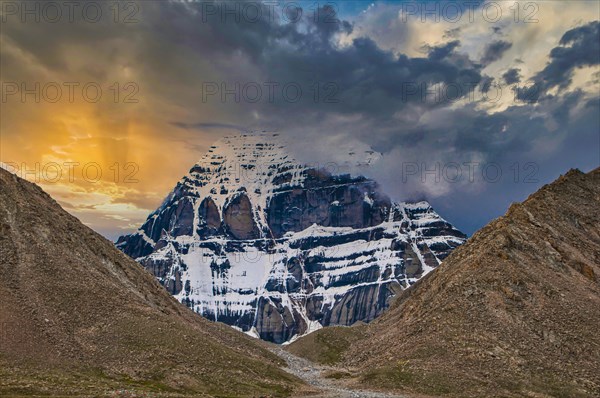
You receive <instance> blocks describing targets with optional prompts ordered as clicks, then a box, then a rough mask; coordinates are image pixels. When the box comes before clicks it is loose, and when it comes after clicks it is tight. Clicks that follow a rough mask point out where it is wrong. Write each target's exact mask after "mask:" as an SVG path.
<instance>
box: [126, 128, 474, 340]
mask: <svg viewBox="0 0 600 398" xmlns="http://www.w3.org/2000/svg"><path fill="white" fill-rule="evenodd" d="M349 155H351V156H350V160H349V161H348V162H349V163H352V162H354V163H355V164H357V165H359V166H362V167H368V164H370V163H371V162H374V161H376V160H377V157H378V156H380V155H378V154H376V153H375V152H373V151H366V152H361V153H356V152H350V153H349ZM326 166H327V167H319V166H317V165H303V164H300V163H298V162H296V161H295V160H294V159H293V158H292V156H291V155H290V154H289V153H288V150H287V148H286V145H285V143H284V141H283V140H282V139H281V137H279V136H278V134H268V133H260V134H243V135H239V136H234V137H227V138H224V139H222V140H221V141H219V142H217V143H216V144H215V145H213V146H212V147H211V148H210V150H209V151H208V153H207V154H206V155H205V156H204V157H203V158H202V159H201V160H200V161H199V162H198V163H197V164H196V165H194V166H193V167H192V168H191V170H190V172H189V174H187V175H186V176H185V177H183V178H182V179H181V180H180V181H179V183H178V184H177V186H176V187H175V189H174V190H173V191H172V192H171V193H170V194H169V195H168V197H167V198H166V199H165V201H164V203H163V204H162V205H161V206H160V207H159V208H158V209H157V210H156V211H154V212H153V213H152V214H151V215H150V216H149V217H148V219H147V220H146V222H145V223H144V224H143V225H142V227H141V228H140V229H139V230H138V231H136V232H135V233H133V234H131V235H127V236H123V237H121V238H119V240H118V241H117V247H118V248H119V249H121V250H123V252H125V253H126V254H128V255H130V256H131V257H133V258H134V259H136V260H137V261H139V262H140V263H141V264H142V265H143V266H144V267H145V268H146V269H148V270H150V271H151V272H152V273H153V274H154V275H155V276H156V277H157V278H158V280H159V281H160V282H161V283H162V284H163V285H164V286H165V287H166V288H167V290H168V291H169V292H170V293H171V294H173V295H174V296H175V297H176V298H177V300H179V301H181V302H183V303H185V304H186V305H187V306H189V307H190V308H192V309H193V310H194V311H196V312H198V313H200V314H202V315H203V316H205V317H206V318H208V319H211V320H215V321H219V322H224V323H226V324H229V325H232V326H234V327H236V328H239V329H241V330H243V331H244V332H247V333H250V334H252V335H254V336H256V337H260V338H262V339H265V340H269V341H273V342H276V343H283V342H286V341H289V340H290V339H292V338H295V337H297V336H298V335H302V334H305V333H307V332H310V331H313V330H316V329H319V328H321V327H322V326H328V325H350V324H353V323H354V322H357V321H371V320H373V319H374V318H375V317H376V316H378V315H379V314H381V313H382V311H383V310H384V309H385V308H387V306H388V304H389V300H390V298H391V297H392V296H393V295H395V294H396V293H397V292H399V291H401V290H402V289H404V288H406V287H408V286H410V285H411V284H413V283H414V282H416V281H417V280H418V279H419V278H421V277H422V276H423V275H425V274H427V273H428V272H430V271H431V270H433V269H434V268H435V267H437V266H438V264H439V263H440V261H441V260H443V259H444V258H445V257H446V256H447V255H448V254H449V253H450V251H452V249H454V248H455V247H456V246H458V245H460V244H462V243H463V241H464V240H465V235H464V234H462V233H461V232H459V231H458V230H456V229H455V228H454V227H453V226H452V225H450V224H449V223H448V222H446V221H445V220H443V219H442V218H441V217H440V216H439V215H438V214H436V213H435V211H433V209H432V208H431V207H430V206H429V204H427V203H426V202H419V203H393V202H392V201H391V200H390V199H389V198H388V197H387V196H386V195H384V194H383V193H381V191H380V188H379V186H378V185H377V183H376V182H375V181H373V180H370V179H367V178H365V177H353V176H351V175H350V174H340V173H337V171H338V170H339V169H342V166H344V167H345V166H347V164H344V165H340V166H339V167H338V166H335V165H333V166H332V165H331V164H330V165H326ZM327 169H329V171H328V170H327Z"/></svg>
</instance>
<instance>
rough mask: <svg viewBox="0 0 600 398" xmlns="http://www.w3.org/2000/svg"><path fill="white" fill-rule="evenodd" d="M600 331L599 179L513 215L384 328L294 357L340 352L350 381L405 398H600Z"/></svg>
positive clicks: (547, 192) (378, 325)
mask: <svg viewBox="0 0 600 398" xmlns="http://www.w3.org/2000/svg"><path fill="white" fill-rule="evenodd" d="M599 326H600V168H599V169H596V170H593V171H591V172H589V173H587V174H584V173H582V172H581V171H578V170H572V171H569V172H568V173H567V174H566V175H564V176H561V177H560V178H558V180H556V181H555V182H553V183H552V184H549V185H546V186H544V187H543V188H541V189H540V190H539V191H538V192H536V193H535V194H533V195H531V196H530V197H529V198H528V199H527V200H525V201H524V202H523V203H519V204H513V205H512V206H511V207H510V209H509V210H508V212H507V213H506V215H504V216H503V217H500V218H499V219H497V220H495V221H493V222H491V223H490V224H488V225H487V226H486V227H484V228H483V229H481V230H480V231H478V232H477V233H476V234H475V235H473V237H472V238H470V239H469V240H468V241H467V243H466V244H464V245H462V246H461V247H459V248H457V249H456V250H455V251H454V252H452V254H451V255H450V256H449V257H448V258H447V259H446V260H444V263H443V264H442V265H441V266H440V267H439V268H438V269H437V270H436V271H435V272H433V273H431V274H430V275H428V276H427V277H425V278H423V279H422V280H421V281H419V282H418V283H417V284H415V285H414V286H413V287H411V288H410V289H408V290H406V291H405V292H403V293H402V294H401V295H400V297H399V298H398V300H397V301H396V302H395V303H394V304H393V305H392V306H391V308H390V309H389V310H388V311H387V312H386V313H385V314H384V315H383V316H382V317H380V318H378V319H377V320H375V321H374V322H373V323H371V324H369V325H367V326H366V327H361V328H355V327H352V328H345V329H344V330H343V331H341V332H337V331H336V330H335V329H336V328H333V329H329V330H319V331H317V332H316V333H315V334H311V335H310V336H306V337H305V338H302V339H300V340H298V341H297V342H295V343H293V344H292V347H291V349H292V350H293V351H294V352H296V353H298V354H301V355H302V354H304V353H307V352H311V351H313V352H314V354H313V356H317V353H319V352H321V351H322V350H323V349H325V350H327V349H328V348H327V347H330V346H332V344H331V341H337V342H338V343H337V344H336V345H335V346H336V347H338V348H339V350H338V352H337V355H338V357H339V358H341V363H340V364H341V365H342V368H350V369H356V372H355V373H354V374H353V375H347V377H352V378H354V379H355V380H356V382H357V383H358V384H360V385H372V386H373V385H374V386H378V387H380V388H390V389H397V390H402V391H403V392H404V391H407V390H416V391H418V392H421V393H425V394H428V395H438V394H443V395H444V396H455V397H483V396H502V397H599V396H600V334H598V327H599ZM340 336H346V337H345V341H342V342H341V343H340V342H339V340H340ZM336 339H337V340H336ZM350 342H351V343H350ZM344 349H346V351H345V352H344V353H342V354H340V352H339V351H343V350H344Z"/></svg>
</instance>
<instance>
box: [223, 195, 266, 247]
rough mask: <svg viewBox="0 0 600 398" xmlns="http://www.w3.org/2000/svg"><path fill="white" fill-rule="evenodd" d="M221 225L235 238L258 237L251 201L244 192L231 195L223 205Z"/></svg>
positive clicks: (258, 232)
mask: <svg viewBox="0 0 600 398" xmlns="http://www.w3.org/2000/svg"><path fill="white" fill-rule="evenodd" d="M223 226H224V227H225V229H226V230H227V231H228V232H229V233H230V234H231V235H232V236H233V238H235V239H240V240H244V239H257V238H259V237H260V231H259V230H258V226H257V225H256V223H255V222H254V213H253V211H252V203H250V199H248V196H247V195H246V194H245V193H244V192H239V193H237V194H236V195H234V196H233V197H231V198H230V199H229V200H228V201H227V202H225V205H224V206H223Z"/></svg>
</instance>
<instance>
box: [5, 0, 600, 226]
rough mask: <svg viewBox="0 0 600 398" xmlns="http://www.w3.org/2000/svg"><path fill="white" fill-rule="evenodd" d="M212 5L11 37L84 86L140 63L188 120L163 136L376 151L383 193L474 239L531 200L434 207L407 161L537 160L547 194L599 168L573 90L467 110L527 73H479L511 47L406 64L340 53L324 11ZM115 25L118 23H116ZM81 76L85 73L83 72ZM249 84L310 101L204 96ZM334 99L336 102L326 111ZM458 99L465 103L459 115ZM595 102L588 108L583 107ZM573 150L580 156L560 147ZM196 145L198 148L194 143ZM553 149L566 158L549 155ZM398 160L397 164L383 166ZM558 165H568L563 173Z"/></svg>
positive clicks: (453, 44)
mask: <svg viewBox="0 0 600 398" xmlns="http://www.w3.org/2000/svg"><path fill="white" fill-rule="evenodd" d="M233 3H234V2H229V3H228V4H233ZM205 4H207V3H206V2H191V3H187V2H163V1H160V2H155V1H148V2H141V3H140V5H141V14H140V17H139V22H138V23H136V24H130V25H123V24H116V25H115V24H112V25H111V26H110V29H108V28H106V26H102V25H100V24H96V25H93V24H77V23H76V24H65V25H64V26H63V25H61V24H55V25H53V26H50V27H48V26H45V27H44V26H43V25H42V24H39V25H35V24H34V25H28V26H21V25H18V24H5V25H3V31H2V34H3V36H4V37H5V38H7V41H9V42H11V43H14V44H15V45H16V46H18V47H19V48H20V49H22V50H23V53H25V54H28V55H31V57H32V59H35V60H36V61H38V62H39V63H40V64H41V65H43V66H44V67H45V68H47V69H48V70H51V69H54V70H68V72H69V73H70V72H73V73H75V72H81V71H83V72H85V74H86V76H94V77H97V78H102V75H103V73H105V70H108V69H110V68H120V67H122V66H123V64H125V65H131V67H132V69H133V70H134V76H135V77H134V78H135V79H137V80H138V81H139V84H140V88H141V92H142V93H143V95H144V97H143V103H144V104H145V103H148V102H152V101H153V103H156V104H158V105H155V107H154V108H152V109H150V111H154V112H157V111H162V110H163V107H164V106H170V107H171V108H168V110H169V111H170V110H173V109H175V110H176V111H178V112H177V113H176V114H169V115H167V116H166V120H167V123H166V125H167V126H169V125H170V126H171V127H173V128H174V130H176V131H178V132H179V133H182V134H184V133H187V132H186V131H185V130H190V132H189V133H188V135H186V137H188V138H189V137H190V136H192V134H193V135H194V136H197V135H200V133H202V134H204V137H207V138H206V139H207V140H208V139H209V138H210V139H212V138H216V137H217V136H218V135H220V134H223V131H224V130H247V129H254V128H257V129H263V128H267V129H278V130H280V131H281V132H282V134H288V135H290V136H292V138H294V137H295V138H298V139H297V141H299V142H300V143H301V144H303V145H304V146H305V151H304V153H307V154H308V155H309V156H310V155H311V154H312V153H314V152H316V150H317V149H319V148H318V147H324V148H325V151H324V152H325V153H326V155H328V153H329V154H330V153H331V152H335V150H336V149H337V148H335V147H331V148H329V147H326V145H327V142H326V139H325V138H327V137H329V136H340V137H342V138H343V139H344V140H347V141H349V142H352V141H358V142H360V143H366V144H368V145H370V146H372V147H373V148H374V149H375V150H378V151H380V152H383V153H384V159H386V160H385V161H386V162H388V163H386V170H384V171H383V172H382V174H381V175H375V177H377V178H381V179H382V180H383V181H382V182H384V184H382V185H383V186H386V187H389V190H390V193H391V194H393V196H394V197H395V198H397V199H404V198H407V197H419V198H427V199H429V200H431V201H433V202H434V204H435V205H438V206H440V207H441V208H442V209H443V210H445V211H446V212H447V213H448V214H449V218H450V219H451V220H452V221H455V220H456V221H457V223H458V226H459V227H463V228H465V229H466V230H467V231H468V232H472V231H473V229H474V227H473V226H474V225H475V224H478V225H477V226H481V224H482V223H483V222H482V220H483V221H487V219H485V217H486V216H478V217H479V218H478V219H477V221H476V222H475V221H474V222H473V224H469V223H465V224H463V225H461V217H464V214H468V213H469V212H470V210H471V209H475V208H482V207H483V208H485V211H486V212H487V213H486V214H488V216H487V217H488V219H489V215H490V214H494V215H497V214H500V213H502V212H503V211H504V210H505V209H506V205H507V201H510V200H520V199H522V195H523V194H524V193H529V192H531V191H532V190H534V188H533V187H532V186H524V185H516V184H511V183H510V180H507V181H508V182H505V183H504V184H495V185H489V184H488V185H486V186H485V187H483V188H481V189H480V190H478V191H477V192H479V193H478V196H477V195H475V196H473V197H469V195H467V194H465V193H464V191H462V190H461V187H460V186H458V185H456V186H455V187H452V188H451V189H450V190H449V192H448V193H444V194H439V195H437V196H436V195H434V194H432V193H431V190H428V189H426V188H423V187H421V186H407V185H406V184H402V183H399V182H398V180H397V176H398V172H399V170H401V168H402V163H403V162H417V163H419V164H421V162H426V163H427V164H428V165H429V166H431V165H432V164H433V163H435V162H441V163H444V162H446V163H447V162H458V163H462V162H470V161H473V160H474V159H475V160H478V161H482V162H497V163H499V164H501V165H502V168H503V170H504V171H505V173H506V172H509V171H508V170H510V166H511V165H512V164H514V163H515V162H519V163H520V164H524V163H527V162H536V163H537V164H538V166H539V168H540V170H541V171H540V173H544V174H543V178H541V179H540V181H543V182H547V181H548V180H549V179H550V178H551V177H555V176H556V172H557V170H558V172H561V171H564V168H563V167H566V165H569V167H572V166H579V167H582V168H584V169H585V168H586V167H588V166H590V165H591V164H592V163H594V161H596V164H597V160H598V159H597V157H596V158H594V156H596V155H595V154H596V153H597V150H596V152H594V153H592V149H594V148H598V144H597V136H598V134H597V132H598V131H599V129H600V126H599V121H598V118H597V114H598V111H599V106H600V104H599V103H598V99H597V98H595V99H584V98H583V96H582V94H581V93H580V92H575V93H571V94H569V95H564V94H563V95H557V96H555V97H552V98H548V99H547V101H544V103H540V104H528V103H518V104H516V105H515V106H511V107H508V108H507V109H505V110H502V111H498V112H495V113H491V114H490V113H488V112H487V111H486V110H485V109H482V108H485V107H481V106H480V105H486V104H485V103H484V102H485V101H483V100H478V99H475V100H472V99H470V98H469V95H470V94H471V93H472V90H473V88H474V87H476V86H478V87H479V89H480V90H481V91H482V92H484V93H487V92H488V91H490V90H491V87H492V85H495V83H498V82H499V81H501V79H503V80H504V81H506V82H507V83H509V82H513V83H516V82H518V80H515V79H519V73H518V69H516V68H513V69H511V70H509V71H508V72H507V73H505V74H504V76H485V75H483V74H482V68H483V67H484V66H486V65H488V64H490V63H492V62H494V61H496V60H499V59H500V58H501V57H502V56H503V54H504V53H505V52H506V51H507V50H508V49H510V48H511V46H512V44H511V43H510V42H507V41H503V40H496V41H493V42H491V43H490V44H488V45H487V46H486V47H485V50H484V53H483V57H482V58H481V60H480V62H478V61H476V60H474V58H473V57H474V56H475V55H474V54H469V55H467V54H465V53H464V52H463V51H461V41H460V36H461V31H460V29H459V28H455V29H451V30H448V31H446V32H445V35H444V39H446V40H449V41H445V42H443V43H441V44H439V45H437V46H428V47H425V48H424V50H425V51H424V53H423V54H422V55H419V56H408V55H406V54H396V53H393V52H391V51H386V50H384V49H382V48H381V47H379V46H378V45H377V43H376V42H375V41H374V40H372V39H371V38H369V37H356V38H354V39H353V40H352V41H349V40H348V41H345V42H344V45H340V44H339V43H338V41H337V40H336V39H337V37H345V35H348V34H349V33H351V32H353V26H352V25H351V24H350V23H349V22H347V21H343V20H339V19H337V18H332V14H331V10H330V9H328V8H326V7H323V8H321V9H319V10H318V12H319V14H318V15H319V17H318V18H314V15H313V14H312V13H311V12H310V10H308V9H304V10H303V17H302V19H301V20H300V21H297V22H290V21H289V20H290V19H293V16H291V15H282V14H281V13H276V14H275V15H270V17H268V18H267V17H264V16H266V15H269V14H268V13H269V12H270V11H272V10H270V9H269V8H268V7H267V6H266V5H261V7H263V8H262V14H263V17H262V18H259V19H258V20H254V21H251V20H249V19H248V18H240V19H238V20H236V18H235V15H234V16H232V15H229V16H227V15H225V17H224V16H223V14H220V13H217V14H213V13H208V12H207V9H206V8H204V9H203V7H206V6H205ZM215 4H216V5H217V6H219V5H222V4H225V3H218V2H217V3H215ZM254 4H259V3H254ZM289 11H290V10H289ZM290 12H291V11H290ZM107 15H111V14H110V12H109V11H107ZM286 18H287V20H286ZM598 25H599V24H598V22H595V23H592V24H589V25H586V26H582V27H580V28H575V29H572V30H570V31H568V32H567V33H565V34H564V35H563V37H562V39H561V40H560V43H559V44H560V45H559V46H558V47H556V48H555V49H553V50H552V52H551V53H550V55H549V59H550V61H549V63H548V65H547V66H546V67H545V68H544V69H543V70H541V71H539V73H537V74H536V75H535V76H534V79H533V82H532V83H533V84H534V85H539V86H540V87H539V88H540V89H541V90H538V91H539V92H544V91H545V90H547V89H549V88H551V87H554V86H557V85H558V86H560V87H565V86H567V85H569V83H570V76H571V74H572V72H573V70H574V69H575V68H577V67H581V66H586V65H597V64H598V53H599V49H598V46H599V44H598V43H599V41H600V40H599V37H598ZM407 26H408V25H407ZM25 28H27V29H25ZM406 29H408V28H406ZM496 33H498V34H500V33H503V32H500V31H496ZM40 38H44V40H42V39H40ZM496 38H497V36H496ZM79 47H85V48H93V49H94V55H95V59H91V60H87V61H88V62H81V63H68V62H67V60H68V59H67V58H68V57H69V56H72V54H69V53H68V52H67V50H68V49H69V48H79ZM13 54H16V52H15V53H12V52H11V53H7V54H6V55H4V54H3V60H2V62H3V74H4V73H7V68H4V66H6V65H12V70H13V71H15V70H19V68H21V69H23V68H25V67H24V66H22V65H23V64H22V60H17V59H12V58H10V57H13ZM8 61H10V62H8ZM19 62H21V63H19ZM515 62H517V61H515ZM77 67H79V68H81V70H80V71H75V70H74V69H73V68H77ZM69 68H71V70H69ZM11 73H12V72H11ZM247 82H254V83H258V84H259V85H260V86H263V84H264V83H265V82H275V83H277V84H278V85H279V86H278V87H279V88H281V87H282V86H283V85H285V84H286V83H295V84H297V85H299V86H300V87H301V88H302V90H303V95H302V96H301V97H300V98H299V99H298V100H297V101H294V102H292V101H286V100H282V98H281V95H276V96H275V100H274V101H267V100H265V96H266V94H265V95H263V98H262V100H261V101H258V102H249V101H245V100H244V99H243V98H242V100H240V101H235V100H232V96H229V97H225V100H223V98H222V97H221V96H220V95H218V94H217V95H214V96H212V97H210V98H208V100H206V101H205V98H203V93H204V91H203V90H204V85H205V84H206V83H211V84H216V85H217V86H219V87H221V85H222V84H224V85H225V86H226V87H227V88H229V89H231V88H233V87H235V84H236V83H240V84H242V85H243V84H244V83H247ZM509 84H512V83H509ZM327 85H329V86H327ZM438 86H445V87H454V88H457V89H458V90H459V93H458V95H456V96H455V97H453V98H448V97H444V96H441V98H440V97H439V96H438V97H437V98H435V96H433V97H434V98H429V95H430V93H431V92H432V91H433V90H434V87H438ZM315 87H316V88H317V89H318V90H319V93H318V94H319V97H318V98H317V99H315V97H316V96H315ZM504 94H505V95H508V94H509V93H506V91H505V93H504ZM521 94H522V93H521V92H519V95H521ZM328 96H331V98H330V99H332V100H334V101H331V102H328V101H326V100H325V98H327V97H328ZM204 97H205V96H204ZM457 100H464V101H465V102H466V104H464V103H460V104H459V105H457V106H456V107H449V106H448V105H451V104H455V103H456V102H457ZM584 100H585V101H587V102H586V106H585V107H580V106H578V105H579V104H581V101H584ZM577 112H578V113H577ZM572 114H577V115H578V117H576V118H573V117H572V116H570V115H572ZM594 116H595V117H594ZM173 120H176V121H173ZM163 134H171V132H170V131H166V132H164V133H163ZM190 141H192V140H191V139H190ZM563 143H567V144H568V145H571V146H572V148H576V149H577V150H576V149H572V148H571V147H569V146H566V147H563V146H564V145H563ZM561 145H562V146H561ZM189 146H190V147H192V148H195V147H194V146H193V143H190V144H189ZM546 147H549V148H559V149H548V150H547V153H546V152H543V153H542V152H540V151H541V149H540V148H546ZM198 150H199V149H198ZM394 151H398V153H400V155H398V156H395V155H394V156H386V155H389V154H395V153H396V152H394ZM557 153H560V159H559V160H560V161H559V162H557V164H559V166H554V163H552V162H556V161H557V156H556V154H557ZM311 160H313V159H307V161H311ZM317 160H319V161H322V160H323V159H317ZM559 169H560V170H559ZM385 172H389V173H390V174H391V176H390V179H389V181H385ZM448 203H454V204H457V203H458V205H456V206H455V208H454V210H453V209H451V208H450V209H448V208H444V204H448ZM481 203H484V205H482V204H481ZM461 206H462V207H461Z"/></svg>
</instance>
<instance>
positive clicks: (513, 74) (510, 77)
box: [502, 68, 521, 84]
mask: <svg viewBox="0 0 600 398" xmlns="http://www.w3.org/2000/svg"><path fill="white" fill-rule="evenodd" d="M520 71H521V70H520V69H517V68H511V69H509V70H507V71H506V72H505V73H504V74H503V75H502V79H504V82H505V83H506V84H514V83H519V82H520V81H521V76H520V75H519V72H520Z"/></svg>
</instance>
